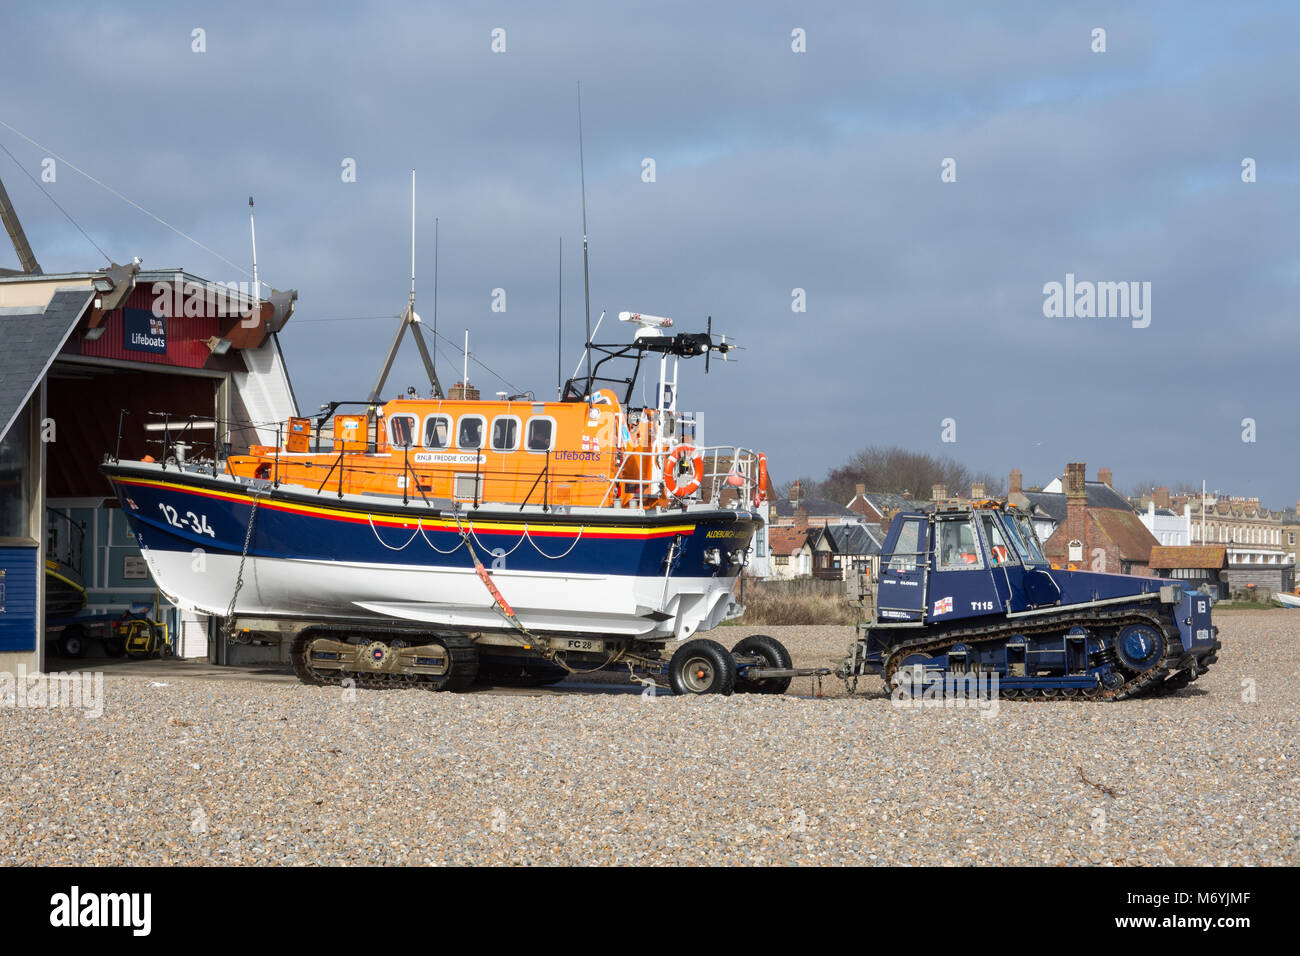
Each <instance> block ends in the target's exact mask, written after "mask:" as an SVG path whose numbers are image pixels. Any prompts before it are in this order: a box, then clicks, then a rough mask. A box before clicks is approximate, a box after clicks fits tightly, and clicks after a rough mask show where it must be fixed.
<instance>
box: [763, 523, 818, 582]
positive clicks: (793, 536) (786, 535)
mask: <svg viewBox="0 0 1300 956" xmlns="http://www.w3.org/2000/svg"><path fill="white" fill-rule="evenodd" d="M768 548H769V550H770V552H771V562H770V564H769V566H768V567H769V569H768V574H767V578H768V579H769V580H774V581H788V580H790V579H792V578H806V577H810V576H811V575H812V572H813V567H812V549H811V548H810V547H809V545H808V528H807V526H806V525H805V526H804V527H802V528H791V527H784V528H769V529H768Z"/></svg>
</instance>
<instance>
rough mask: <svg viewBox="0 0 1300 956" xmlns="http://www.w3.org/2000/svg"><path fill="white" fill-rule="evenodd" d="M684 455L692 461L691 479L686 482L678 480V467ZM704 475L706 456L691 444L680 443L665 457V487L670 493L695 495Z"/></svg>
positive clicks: (676, 495)
mask: <svg viewBox="0 0 1300 956" xmlns="http://www.w3.org/2000/svg"><path fill="white" fill-rule="evenodd" d="M683 457H686V458H687V459H688V460H689V461H690V463H691V480H690V481H688V482H686V483H685V484H678V482H677V467H678V465H679V464H680V463H681V460H682V458H683ZM703 475H704V456H702V455H701V454H700V453H699V452H697V451H696V450H695V449H694V448H693V447H692V446H690V445H678V446H677V447H676V448H674V449H673V450H672V451H670V452H669V453H668V457H667V458H665V459H664V487H666V488H667V489H668V493H669V494H671V495H673V496H674V497H677V498H685V497H686V496H687V495H693V494H695V492H696V491H697V490H699V487H700V478H701V477H702V476H703Z"/></svg>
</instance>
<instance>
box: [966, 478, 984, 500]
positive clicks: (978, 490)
mask: <svg viewBox="0 0 1300 956" xmlns="http://www.w3.org/2000/svg"><path fill="white" fill-rule="evenodd" d="M970 496H971V498H972V499H973V500H975V501H983V500H984V499H985V498H987V497H988V495H986V494H985V493H984V482H982V481H973V482H971V486H970Z"/></svg>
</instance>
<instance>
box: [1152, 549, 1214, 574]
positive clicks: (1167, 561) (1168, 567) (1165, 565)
mask: <svg viewBox="0 0 1300 956" xmlns="http://www.w3.org/2000/svg"><path fill="white" fill-rule="evenodd" d="M1149 563H1150V565H1151V567H1153V568H1155V569H1156V570H1157V571H1172V570H1174V569H1175V568H1214V569H1216V570H1219V569H1222V568H1225V567H1227V566H1228V549H1227V547H1226V546H1224V545H1214V544H1207V545H1191V546H1186V545H1184V546H1182V547H1174V546H1171V545H1164V544H1158V545H1156V546H1155V547H1153V548H1152V549H1151V561H1150V562H1149Z"/></svg>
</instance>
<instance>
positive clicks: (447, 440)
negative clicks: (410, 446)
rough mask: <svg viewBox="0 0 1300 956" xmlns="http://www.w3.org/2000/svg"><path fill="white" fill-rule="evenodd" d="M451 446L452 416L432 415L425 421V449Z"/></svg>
mask: <svg viewBox="0 0 1300 956" xmlns="http://www.w3.org/2000/svg"><path fill="white" fill-rule="evenodd" d="M450 444H451V416H450V415H430V416H429V417H428V418H426V419H425V420H424V447H425V448H446V447H447V446H448V445H450Z"/></svg>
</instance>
